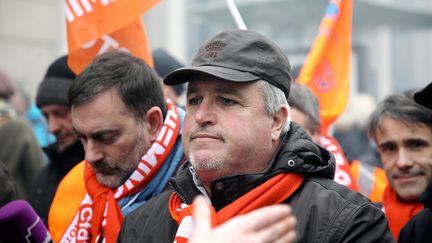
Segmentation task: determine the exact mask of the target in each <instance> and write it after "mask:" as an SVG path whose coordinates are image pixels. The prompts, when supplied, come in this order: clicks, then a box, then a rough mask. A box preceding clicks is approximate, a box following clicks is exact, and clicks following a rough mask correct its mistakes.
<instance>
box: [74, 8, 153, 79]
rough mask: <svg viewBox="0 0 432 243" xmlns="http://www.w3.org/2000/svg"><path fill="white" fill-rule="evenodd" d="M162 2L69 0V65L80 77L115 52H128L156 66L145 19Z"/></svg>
mask: <svg viewBox="0 0 432 243" xmlns="http://www.w3.org/2000/svg"><path fill="white" fill-rule="evenodd" d="M158 2H159V0H99V1H94V0H66V22H67V33H68V46H69V59H68V64H69V66H70V68H71V69H72V70H73V71H74V72H75V73H80V72H81V71H82V70H83V69H84V68H85V67H86V66H87V65H88V64H89V63H90V62H91V61H92V60H93V58H94V57H95V56H96V55H98V54H101V53H104V52H106V51H108V50H111V49H120V50H124V51H128V52H130V53H132V54H133V55H135V56H137V57H139V58H141V59H143V60H144V61H146V62H147V63H148V64H149V65H150V66H153V60H152V57H151V51H150V48H149V44H148V41H147V36H146V33H145V29H144V25H143V23H142V21H141V16H142V15H143V14H144V12H146V11H147V10H149V9H150V8H151V7H153V6H154V5H155V4H156V3H158Z"/></svg>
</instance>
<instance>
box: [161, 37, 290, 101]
mask: <svg viewBox="0 0 432 243" xmlns="http://www.w3.org/2000/svg"><path fill="white" fill-rule="evenodd" d="M290 72H291V66H290V64H289V61H288V58H287V56H286V54H285V53H284V52H283V51H282V50H281V49H280V48H279V46H277V45H276V43H274V42H273V41H271V40H270V39H268V38H267V37H265V36H263V35H261V34H259V33H257V32H254V31H250V30H228V31H223V32H220V33H218V34H216V35H215V36H213V37H212V38H210V39H209V40H207V41H205V42H204V43H203V44H202V45H201V47H200V48H199V50H198V52H197V54H196V55H195V57H194V58H193V61H192V66H191V67H184V68H179V69H176V70H174V71H172V72H171V73H169V74H168V75H167V76H166V77H165V78H164V83H165V84H166V85H175V84H179V83H185V82H188V81H189V80H190V79H191V77H193V76H194V75H197V74H208V75H211V76H213V77H216V78H220V79H224V80H227V81H232V82H250V81H256V80H260V79H262V80H264V81H267V82H269V83H270V84H272V85H274V86H276V87H278V88H279V89H281V90H282V91H283V92H284V93H285V96H286V97H287V98H288V94H289V90H290V85H291V80H292V78H291V73H290Z"/></svg>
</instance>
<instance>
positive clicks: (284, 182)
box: [169, 173, 304, 243]
mask: <svg viewBox="0 0 432 243" xmlns="http://www.w3.org/2000/svg"><path fill="white" fill-rule="evenodd" d="M303 179H304V175H303V174H297V173H286V174H279V175H277V176H275V177H273V178H271V179H269V180H268V181H266V182H265V183H263V184H262V185H260V186H259V187H256V188H255V189H253V190H252V191H250V192H248V193H246V194H245V195H243V196H242V197H240V198H239V199H237V200H235V201H234V202H233V203H231V204H230V205H228V206H226V207H224V208H223V209H221V210H220V211H219V212H216V211H215V209H214V208H213V207H211V208H212V225H213V227H216V226H217V225H219V224H222V223H224V222H226V221H227V220H229V219H231V218H232V217H234V216H236V215H242V214H245V213H248V212H250V211H252V210H254V209H257V208H261V207H264V206H268V205H275V204H279V203H282V202H283V201H285V200H286V199H287V198H288V197H289V196H291V195H292V194H293V193H294V192H295V191H296V190H297V188H299V186H300V185H301V184H302V182H303ZM169 210H170V213H171V217H172V218H173V219H174V220H175V221H176V222H177V223H178V224H179V227H178V230H177V233H176V236H175V242H177V243H183V242H187V241H188V239H190V237H191V232H192V227H193V222H192V216H191V215H192V206H191V205H186V204H184V203H182V201H181V199H180V198H179V197H178V195H177V194H176V193H173V194H172V195H171V198H170V202H169Z"/></svg>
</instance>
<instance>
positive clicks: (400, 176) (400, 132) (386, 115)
mask: <svg viewBox="0 0 432 243" xmlns="http://www.w3.org/2000/svg"><path fill="white" fill-rule="evenodd" d="M413 94H414V91H407V92H404V93H396V94H392V95H390V96H388V97H387V98H386V99H384V100H383V101H381V102H380V103H379V104H378V106H377V108H376V109H375V111H374V112H373V113H372V114H371V116H370V120H369V128H368V129H369V135H370V136H371V137H372V139H373V140H374V141H375V143H376V144H377V147H378V151H379V154H380V156H381V160H382V163H383V165H384V170H385V172H386V175H387V179H388V181H389V184H388V185H387V187H386V189H385V190H384V195H383V203H382V204H383V208H384V211H385V214H386V216H387V218H388V221H389V227H390V230H391V232H392V234H393V236H394V238H395V239H396V240H397V239H398V235H399V232H400V230H401V228H402V227H403V226H404V225H405V224H406V223H407V222H408V221H409V220H410V219H411V218H412V217H413V216H414V215H415V214H417V213H418V212H419V211H420V210H421V209H422V208H423V205H422V204H420V203H419V202H418V199H419V197H420V195H421V194H422V193H423V191H424V190H425V189H426V187H427V186H428V184H430V183H431V182H432V111H430V110H428V109H427V108H425V107H423V106H421V105H419V104H417V103H416V102H414V100H413Z"/></svg>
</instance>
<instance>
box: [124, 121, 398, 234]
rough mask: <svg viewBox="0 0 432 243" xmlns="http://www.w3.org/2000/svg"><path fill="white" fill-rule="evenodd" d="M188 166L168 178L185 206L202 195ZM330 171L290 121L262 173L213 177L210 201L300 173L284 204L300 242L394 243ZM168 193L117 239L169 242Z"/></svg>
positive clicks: (323, 154) (365, 203)
mask: <svg viewBox="0 0 432 243" xmlns="http://www.w3.org/2000/svg"><path fill="white" fill-rule="evenodd" d="M189 168H190V164H189V163H187V164H185V165H184V166H183V169H182V170H181V171H180V172H179V173H178V174H177V176H176V177H175V178H173V179H172V180H171V185H172V188H173V190H174V191H175V192H176V193H177V195H178V196H179V197H180V198H181V199H182V200H183V201H184V202H185V203H187V204H191V203H192V200H193V199H194V197H195V196H196V195H198V194H199V193H200V192H199V190H198V189H197V187H196V185H195V184H194V181H193V176H192V174H191V173H192V172H191V170H190V169H189ZM334 170H335V160H334V157H333V156H332V155H331V154H330V153H329V152H328V151H327V150H325V149H323V148H321V147H319V146H317V145H316V144H314V143H313V142H312V141H311V140H310V138H309V137H308V136H307V135H306V133H305V132H304V130H303V129H301V128H300V127H299V126H298V125H296V124H295V123H292V126H291V129H290V130H289V131H288V133H287V134H285V135H283V136H282V137H281V142H280V145H279V147H278V149H277V151H276V153H275V155H274V157H273V158H272V160H271V162H270V163H269V166H268V168H267V169H266V170H265V171H264V172H261V173H256V174H239V175H233V176H229V177H223V178H219V179H217V180H215V181H213V182H212V186H211V190H212V191H211V202H212V205H213V206H214V207H215V209H216V211H219V210H220V209H222V208H223V207H225V206H226V205H228V204H230V203H231V202H233V201H234V200H236V199H238V198H239V197H241V196H242V195H244V194H245V193H247V192H249V191H250V190H252V189H253V188H255V187H257V186H259V185H260V184H262V183H263V182H265V181H267V180H268V179H269V178H272V177H274V176H275V175H277V174H279V173H289V172H297V173H303V174H304V175H305V179H304V181H303V183H302V185H301V186H300V187H299V188H298V189H297V191H296V192H294V193H293V194H292V195H291V196H290V197H289V198H287V199H286V200H285V202H284V203H287V204H289V205H290V206H291V207H292V210H293V213H294V215H295V216H296V217H297V226H296V232H297V236H298V237H297V240H298V242H320V243H322V242H394V240H393V238H392V235H391V233H390V231H389V229H388V224H387V220H386V219H385V217H384V214H383V213H382V212H381V210H380V209H379V208H378V207H376V206H375V205H374V204H372V203H371V202H370V201H369V200H368V199H367V198H365V197H364V196H362V195H361V194H359V193H356V192H354V191H351V190H349V189H347V188H346V187H344V186H342V185H339V184H337V183H336V182H334V181H333V179H332V178H333V175H334ZM171 193H172V192H166V193H164V194H162V195H161V196H159V197H157V198H155V199H153V200H151V201H149V202H148V203H147V204H145V205H144V206H143V207H141V208H139V209H137V210H136V211H134V212H133V213H132V214H130V215H129V216H128V217H126V219H125V221H124V223H123V226H122V230H121V232H120V235H119V238H118V242H158V243H159V242H173V240H174V236H175V234H176V231H177V228H178V225H177V223H176V222H175V221H174V220H173V219H172V218H171V215H170V213H169V210H168V202H169V198H170V195H171Z"/></svg>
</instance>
